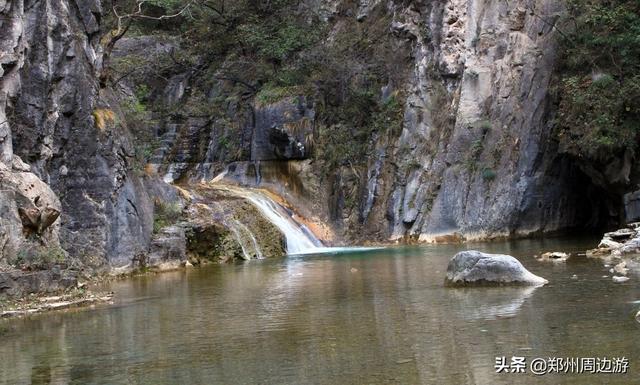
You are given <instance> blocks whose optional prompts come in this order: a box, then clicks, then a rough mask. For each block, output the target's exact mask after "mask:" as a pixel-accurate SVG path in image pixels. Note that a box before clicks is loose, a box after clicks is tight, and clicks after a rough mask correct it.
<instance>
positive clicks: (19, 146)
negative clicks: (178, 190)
mask: <svg viewBox="0 0 640 385" xmlns="http://www.w3.org/2000/svg"><path fill="white" fill-rule="evenodd" d="M0 4H2V5H1V6H0V25H1V26H0V64H1V65H0V153H1V157H0V162H1V163H2V164H4V168H3V169H2V181H0V183H1V184H2V186H3V187H2V188H0V190H2V191H0V205H1V206H2V207H3V210H2V214H0V217H1V219H0V221H2V226H1V230H0V232H2V233H3V234H0V259H2V258H6V257H11V256H14V255H15V250H16V247H18V245H19V244H20V243H21V242H22V241H23V240H24V237H25V236H28V235H29V234H27V233H24V232H23V229H24V228H25V227H26V228H27V229H30V232H32V233H35V234H40V233H42V234H41V235H43V236H44V237H47V238H48V241H50V242H53V243H55V244H57V243H58V239H59V242H60V244H61V245H62V247H63V248H64V249H65V250H67V251H68V252H69V253H70V254H71V255H72V256H73V257H77V258H79V259H80V260H82V261H84V262H86V263H87V264H90V265H94V266H101V265H124V264H128V263H130V262H131V260H132V258H134V256H135V255H136V254H137V253H139V252H143V251H146V249H147V246H148V244H149V241H150V234H151V228H152V225H153V205H152V204H151V198H150V196H149V193H148V189H147V187H146V183H149V182H148V181H145V180H143V178H140V177H139V176H138V175H137V174H135V173H133V172H132V163H133V155H134V149H133V146H132V145H131V141H130V137H131V135H130V134H129V132H128V129H127V126H126V123H125V122H124V119H122V114H121V111H120V110H119V107H118V104H119V103H118V100H117V98H116V97H115V95H114V94H113V92H112V91H111V90H109V89H100V86H99V84H98V81H97V78H98V73H99V71H100V69H101V65H102V58H101V57H102V47H101V46H100V42H99V39H100V33H99V31H100V27H101V26H100V20H101V15H102V5H101V2H100V1H99V0H83V1H69V0H51V1H44V2H35V3H33V4H31V3H29V4H27V2H26V1H24V0H8V1H4V2H0ZM45 42H46V44H45ZM7 186H10V187H7ZM5 190H8V191H5ZM5 208H6V210H5Z"/></svg>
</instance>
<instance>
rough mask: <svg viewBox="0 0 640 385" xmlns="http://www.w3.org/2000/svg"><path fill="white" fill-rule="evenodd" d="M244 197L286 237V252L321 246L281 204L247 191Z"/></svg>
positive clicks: (307, 249) (311, 249)
mask: <svg viewBox="0 0 640 385" xmlns="http://www.w3.org/2000/svg"><path fill="white" fill-rule="evenodd" d="M245 197H246V198H247V199H248V200H249V201H250V202H251V203H253V204H254V205H255V206H256V207H257V208H258V209H259V210H260V212H262V214H263V215H264V216H265V217H266V218H267V219H268V220H269V221H270V222H271V223H273V224H274V225H275V226H276V227H278V228H279V229H280V231H282V233H283V234H284V236H285V238H286V239H287V253H289V254H302V253H309V252H313V251H314V250H316V249H318V248H319V247H322V242H320V241H319V240H318V239H317V238H316V237H315V236H314V235H313V234H312V233H311V232H310V231H308V230H306V229H305V228H304V227H303V226H304V225H302V224H300V223H298V222H296V221H295V220H294V219H293V218H292V217H291V215H289V213H288V212H286V210H285V209H284V208H283V207H282V206H280V205H279V204H277V203H276V202H274V201H273V200H271V199H269V198H268V197H267V196H265V195H260V194H257V193H254V192H247V193H246V194H245ZM305 230H306V231H305Z"/></svg>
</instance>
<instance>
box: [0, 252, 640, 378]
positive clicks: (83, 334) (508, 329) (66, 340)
mask: <svg viewBox="0 0 640 385" xmlns="http://www.w3.org/2000/svg"><path fill="white" fill-rule="evenodd" d="M545 242H546V243H545V244H540V243H538V244H536V243H532V242H524V243H509V244H503V245H497V244H492V245H474V247H475V246H477V247H476V248H480V249H482V248H483V247H484V249H485V250H489V251H496V252H510V253H512V254H515V255H516V256H518V257H520V258H521V260H522V262H523V263H524V264H525V266H527V267H528V268H529V269H530V270H532V272H534V273H535V274H538V275H541V276H543V277H545V278H547V279H549V280H550V284H549V285H547V286H544V287H541V288H517V287H516V288H509V287H505V288H482V289H471V288H463V289H452V288H444V287H443V279H444V272H445V271H446V265H447V262H448V260H449V258H450V257H451V256H452V255H453V254H455V252H456V251H457V250H458V247H456V246H441V247H440V246H439V247H429V248H394V249H389V250H378V251H369V252H365V251H360V252H355V253H350V254H337V255H310V256H300V257H291V258H287V259H282V260H269V261H267V260H265V261H253V262H251V263H247V264H238V265H227V266H214V267H211V268H208V269H203V270H193V271H187V272H176V273H169V274H163V275H159V276H155V277H148V278H140V279H134V280H130V281H123V282H117V283H115V284H114V285H113V287H112V289H113V290H115V291H116V293H117V298H118V301H119V302H118V303H117V304H115V305H114V306H112V307H106V308H102V309H98V310H95V311H76V312H72V313H65V314H55V315H45V316H39V317H35V318H34V319H31V320H14V321H11V322H5V323H2V324H0V325H2V326H0V330H4V331H3V332H0V341H1V342H2V343H1V344H0V354H1V355H2V357H3V359H2V360H0V383H2V384H22V383H24V384H29V383H33V384H39V383H54V384H67V383H77V384H104V383H109V384H111V383H128V384H164V383H167V384H173V383H185V384H186V383H188V384H218V383H220V384H236V383H240V384H302V383H304V384H365V383H370V384H432V383H437V384H478V383H482V384H485V383H493V384H501V383H504V384H512V383H531V382H532V381H533V380H534V379H533V378H530V377H527V376H497V375H496V374H495V373H494V370H493V364H494V361H495V357H496V356H503V355H505V356H510V355H523V356H528V357H534V356H544V357H546V356H549V355H560V356H591V355H593V356H596V355H597V356H602V355H614V354H615V355H626V356H627V357H630V359H631V362H632V363H633V362H634V361H635V362H638V361H637V360H638V359H640V351H639V350H640V343H639V342H640V339H639V338H638V332H639V331H640V324H638V323H636V322H635V320H634V318H633V316H634V315H635V313H636V312H637V307H638V305H637V304H634V303H633V301H636V300H637V299H638V298H640V292H639V291H638V289H637V288H636V287H635V286H630V285H628V286H626V287H625V286H623V285H615V284H612V283H611V281H610V280H606V279H602V278H601V276H602V275H603V268H602V266H601V265H599V264H597V263H591V262H589V261H583V262H576V263H569V264H567V265H566V266H564V267H562V268H558V267H556V266H552V265H549V264H542V263H539V262H536V261H535V260H534V259H533V258H532V257H531V256H532V255H533V254H535V253H537V252H539V251H540V250H542V249H544V250H547V249H548V248H556V247H557V248H560V249H562V250H567V249H569V248H571V247H576V248H578V247H583V246H581V245H578V244H576V243H569V244H562V243H560V244H557V243H551V244H549V242H548V241H545ZM567 251H571V250H567ZM573 274H576V275H578V276H579V277H580V279H579V280H572V279H571V276H572V275H573ZM632 368H633V365H632ZM636 376H637V372H635V375H634V376H628V377H616V378H615V383H620V384H624V383H634V381H635V379H636V378H637V377H636ZM588 380H590V381H592V382H593V381H595V382H599V380H600V379H599V378H598V377H597V376H596V377H589V378H588ZM584 381H585V378H584V377H580V376H562V377H559V376H555V377H554V376H551V377H546V378H536V379H535V382H539V383H548V384H557V383H584Z"/></svg>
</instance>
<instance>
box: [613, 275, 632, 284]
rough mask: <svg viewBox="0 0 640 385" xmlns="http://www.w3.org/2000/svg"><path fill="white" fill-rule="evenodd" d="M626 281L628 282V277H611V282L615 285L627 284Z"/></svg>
mask: <svg viewBox="0 0 640 385" xmlns="http://www.w3.org/2000/svg"><path fill="white" fill-rule="evenodd" d="M628 280H629V277H618V276H615V277H613V282H615V283H624V282H627V281H628Z"/></svg>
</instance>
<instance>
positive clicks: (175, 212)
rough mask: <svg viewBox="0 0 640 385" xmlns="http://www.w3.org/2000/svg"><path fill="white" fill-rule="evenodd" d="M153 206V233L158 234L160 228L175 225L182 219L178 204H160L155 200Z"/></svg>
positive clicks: (180, 207) (180, 206)
mask: <svg viewBox="0 0 640 385" xmlns="http://www.w3.org/2000/svg"><path fill="white" fill-rule="evenodd" d="M154 206H155V207H154V212H153V214H154V217H153V232H154V233H158V232H160V230H162V228H164V227H167V226H171V225H173V224H175V223H176V222H178V221H179V220H180V218H182V205H180V203H178V202H162V201H159V200H156V202H155V205H154Z"/></svg>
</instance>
